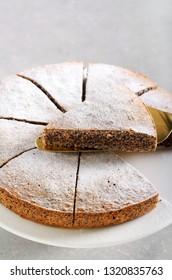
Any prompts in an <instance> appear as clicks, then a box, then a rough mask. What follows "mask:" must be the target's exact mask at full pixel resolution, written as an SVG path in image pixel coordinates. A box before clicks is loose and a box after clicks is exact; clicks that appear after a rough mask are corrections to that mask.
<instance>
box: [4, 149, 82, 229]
mask: <svg viewBox="0 0 172 280" xmlns="http://www.w3.org/2000/svg"><path fill="white" fill-rule="evenodd" d="M77 166H78V155H77V154H60V153H59V154H54V153H43V152H40V151H39V150H37V149H35V150H32V151H27V152H25V153H23V154H22V155H20V156H18V157H16V158H14V159H12V160H11V161H9V162H8V163H7V164H6V165H4V166H3V167H2V168H1V169H0V203H2V204H3V205H5V206H6V207H7V208H9V209H11V210H12V211H13V212H15V213H17V214H18V215H20V216H21V217H23V218H27V219H29V220H31V221H34V222H37V223H41V224H45V225H51V226H59V227H62V228H71V227H73V204H74V194H75V182H76V172H77Z"/></svg>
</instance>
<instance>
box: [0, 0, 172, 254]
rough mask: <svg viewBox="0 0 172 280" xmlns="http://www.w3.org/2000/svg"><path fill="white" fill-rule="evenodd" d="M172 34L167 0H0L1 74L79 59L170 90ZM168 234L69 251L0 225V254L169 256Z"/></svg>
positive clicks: (170, 241) (171, 251)
mask: <svg viewBox="0 0 172 280" xmlns="http://www.w3.org/2000/svg"><path fill="white" fill-rule="evenodd" d="M171 36H172V3H171V0H151V1H150V0H139V1H138V0H78V1H77V0H71V1H70V0H13V1H6V0H0V78H4V77H5V76H7V75H11V74H14V73H16V72H20V71H21V70H24V69H27V68H30V67H33V66H38V65H43V64H49V63H56V62H61V61H74V60H77V61H80V60H84V62H85V63H87V62H89V61H91V62H104V63H110V64H115V65H118V66H123V67H126V68H129V69H135V70H137V71H140V72H141V73H144V74H146V75H148V76H150V77H151V78H152V79H153V80H154V81H156V82H157V83H158V84H159V85H160V86H163V87H165V88H166V89H168V90H171V91H172V79H171V72H172V57H171V56H172V55H171V39H172V38H171ZM126 234H127V233H126ZM171 236H172V226H169V227H168V228H166V229H164V230H162V231H160V232H158V233H156V234H154V235H152V236H149V237H147V238H144V239H142V240H138V241H136V242H132V243H129V244H125V245H120V246H112V247H107V248H97V249H68V248H58V247H52V246H47V245H42V244H39V243H35V242H31V241H28V240H25V239H22V238H20V237H17V236H15V235H13V234H11V233H8V232H6V231H5V230H3V229H1V228H0V259H172V238H171Z"/></svg>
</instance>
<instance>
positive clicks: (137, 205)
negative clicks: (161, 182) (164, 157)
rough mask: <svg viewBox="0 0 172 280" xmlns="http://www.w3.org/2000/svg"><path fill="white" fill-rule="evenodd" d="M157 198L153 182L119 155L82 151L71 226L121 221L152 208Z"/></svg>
mask: <svg viewBox="0 0 172 280" xmlns="http://www.w3.org/2000/svg"><path fill="white" fill-rule="evenodd" d="M158 200H159V199H158V192H157V190H156V189H155V188H154V186H153V185H152V184H151V183H150V182H149V181H148V180H147V179H146V178H145V177H144V176H143V175H142V174H141V173H140V172H139V171H137V170H136V169H135V168H134V167H132V166H131V165H129V164H128V163H126V162H125V161H123V160H121V159H120V158H119V157H118V156H115V155H114V154H112V153H111V154H109V153H94V154H93V153H91V154H89V153H82V154H81V157H80V167H79V174H78V183H77V189H76V201H75V213H74V217H75V219H74V227H76V228H82V227H84V228H87V227H88V228H90V227H100V226H107V225H115V224H120V223H124V222H126V221H129V220H132V219H135V218H138V217H140V216H142V215H144V214H146V213H147V212H149V211H150V210H152V209H153V208H154V207H155V206H156V205H157V203H158Z"/></svg>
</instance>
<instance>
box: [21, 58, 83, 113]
mask: <svg viewBox="0 0 172 280" xmlns="http://www.w3.org/2000/svg"><path fill="white" fill-rule="evenodd" d="M18 75H19V76H21V77H24V78H26V79H28V80H30V81H32V82H33V83H34V84H36V85H37V86H38V87H40V88H42V90H43V91H46V92H47V93H48V94H49V95H50V96H51V98H52V99H53V100H54V101H55V102H56V103H57V104H58V105H59V108H60V109H61V110H62V111H63V112H65V111H68V110H69V109H71V108H72V107H74V106H75V105H77V104H79V103H80V102H81V101H82V86H83V75H84V73H83V63H82V62H63V63H57V64H50V65H44V66H40V67H35V68H32V69H28V70H25V71H23V72H21V73H19V74H18Z"/></svg>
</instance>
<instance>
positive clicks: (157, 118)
mask: <svg viewBox="0 0 172 280" xmlns="http://www.w3.org/2000/svg"><path fill="white" fill-rule="evenodd" d="M145 106H146V105H145ZM146 107H147V109H148V110H149V112H150V114H151V116H152V118H153V120H154V123H155V127H156V131H157V142H158V144H160V143H162V142H163V141H165V140H166V139H167V138H168V137H169V136H170V135H171V134H172V113H167V112H164V111H161V110H158V109H155V108H152V107H150V106H146ZM36 146H37V148H39V149H40V150H46V151H50V152H78V151H67V150H66V151H59V150H56V151H54V150H47V149H46V148H45V146H44V143H43V137H42V136H40V137H39V138H38V139H37V140H36ZM97 151H98V150H84V149H83V150H82V151H80V152H97Z"/></svg>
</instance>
